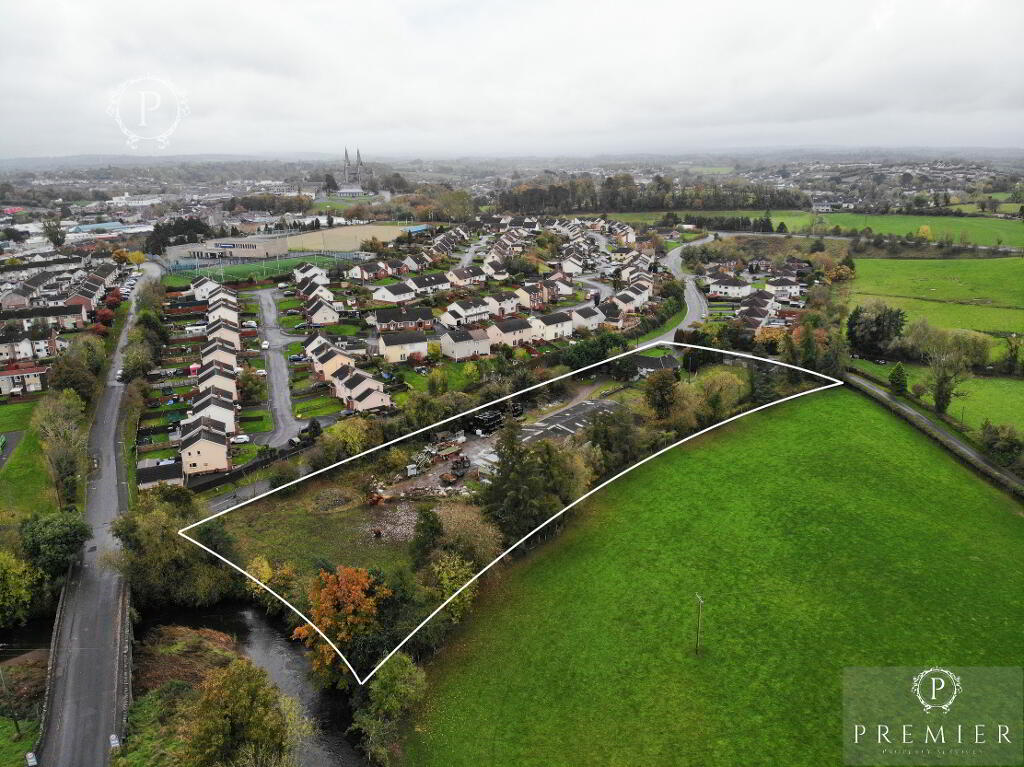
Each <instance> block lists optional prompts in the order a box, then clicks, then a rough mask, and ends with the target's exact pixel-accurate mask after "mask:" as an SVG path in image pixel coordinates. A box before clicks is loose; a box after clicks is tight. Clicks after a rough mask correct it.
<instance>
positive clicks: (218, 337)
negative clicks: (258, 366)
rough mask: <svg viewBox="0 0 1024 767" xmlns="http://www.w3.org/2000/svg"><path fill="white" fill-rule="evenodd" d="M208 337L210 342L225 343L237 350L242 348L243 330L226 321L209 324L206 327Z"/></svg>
mask: <svg viewBox="0 0 1024 767" xmlns="http://www.w3.org/2000/svg"><path fill="white" fill-rule="evenodd" d="M206 337H207V339H209V340H210V341H223V342H224V343H226V344H227V345H228V346H230V347H231V348H232V349H235V350H239V349H241V348H242V334H241V329H240V328H239V327H238V325H235V324H232V323H229V322H225V321H224V320H214V321H213V322H211V323H209V324H208V325H207V326H206Z"/></svg>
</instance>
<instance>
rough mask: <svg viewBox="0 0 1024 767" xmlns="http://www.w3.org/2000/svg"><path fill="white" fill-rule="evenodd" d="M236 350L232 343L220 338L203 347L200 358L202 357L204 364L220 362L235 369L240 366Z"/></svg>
mask: <svg viewBox="0 0 1024 767" xmlns="http://www.w3.org/2000/svg"><path fill="white" fill-rule="evenodd" d="M236 352H237V350H236V348H235V347H234V346H232V345H231V344H229V343H226V342H224V341H220V340H214V341H212V342H211V343H208V344H206V346H204V347H203V348H202V351H201V352H200V358H201V359H202V363H203V365H204V366H205V365H210V364H213V363H219V364H221V365H225V366H227V367H230V368H231V369H232V370H234V369H235V368H237V367H238V356H237V353H236Z"/></svg>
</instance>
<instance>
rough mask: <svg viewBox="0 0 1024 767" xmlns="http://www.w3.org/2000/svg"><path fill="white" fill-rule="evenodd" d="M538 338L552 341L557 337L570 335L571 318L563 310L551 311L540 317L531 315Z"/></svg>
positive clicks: (531, 322)
mask: <svg viewBox="0 0 1024 767" xmlns="http://www.w3.org/2000/svg"><path fill="white" fill-rule="evenodd" d="M530 324H531V325H533V328H534V330H535V331H536V337H537V338H538V339H544V340H545V341H554V340H555V339H557V338H568V337H569V336H571V335H572V318H571V317H570V316H569V315H568V314H566V313H565V312H552V313H551V314H544V315H541V316H540V317H531V318H530Z"/></svg>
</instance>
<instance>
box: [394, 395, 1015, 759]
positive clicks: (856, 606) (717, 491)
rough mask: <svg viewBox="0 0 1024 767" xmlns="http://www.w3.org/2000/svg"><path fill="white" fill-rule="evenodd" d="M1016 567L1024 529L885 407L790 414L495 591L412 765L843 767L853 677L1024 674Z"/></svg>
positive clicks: (619, 486) (990, 491) (777, 414)
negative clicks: (936, 669) (915, 669)
mask: <svg viewBox="0 0 1024 767" xmlns="http://www.w3.org/2000/svg"><path fill="white" fill-rule="evenodd" d="M709 478H713V479H714V481H709ZM1022 555H1024V519H1022V517H1021V515H1020V506H1019V505H1018V504H1017V503H1016V502H1015V501H1013V500H1012V499H1010V498H1009V497H1008V496H1006V495H1005V494H1003V493H1002V492H1000V491H999V490H997V489H995V488H993V487H991V486H989V485H988V484H987V483H985V482H984V481H982V480H981V479H979V478H978V477H977V476H976V475H975V474H973V473H972V472H971V471H970V470H969V469H967V468H965V467H964V466H962V465H960V464H959V463H957V462H956V461H955V460H954V459H953V458H951V457H950V456H949V455H948V454H946V453H945V452H944V451H943V450H942V449H941V448H940V447H938V446H937V445H935V444H933V443H932V442H931V441H929V440H928V439H927V438H926V437H925V436H923V435H921V434H920V433H918V432H917V431H915V430H914V429H913V428H912V427H910V426H909V425H907V424H905V423H904V422H902V421H900V420H897V419H895V418H893V417H892V416H890V415H889V414H888V413H887V412H886V411H885V410H884V409H882V408H879V407H878V406H877V405H876V404H874V403H873V402H871V401H869V400H866V399H862V398H860V396H859V395H857V394H856V393H853V392H850V391H836V390H832V391H829V392H823V393H819V394H814V395H811V396H809V397H807V398H802V399H800V400H796V401H793V402H789V403H786V404H783V405H780V406H778V407H775V408H772V409H770V410H768V411H766V412H764V413H759V414H757V415H755V416H751V417H748V418H744V419H742V420H741V421H738V422H736V423H733V424H730V425H728V426H725V427H722V428H721V429H720V430H717V431H715V432H712V433H711V434H709V435H706V436H705V437H701V438H699V439H697V440H694V441H692V442H690V443H688V444H687V445H686V446H684V447H683V448H680V449H678V450H676V451H673V452H672V453H671V454H669V455H666V456H664V457H662V458H660V459H657V460H655V461H652V462H650V463H649V464H647V465H645V466H643V467H641V468H640V469H638V470H637V471H635V472H633V473H631V474H630V475H628V477H626V478H623V479H622V480H620V481H618V482H616V483H614V484H613V485H612V486H610V487H609V488H608V489H606V490H605V491H602V492H601V493H600V494H598V495H597V496H595V497H594V498H593V499H592V500H591V501H590V502H588V503H587V505H586V507H585V509H583V510H581V511H580V514H579V515H578V516H577V518H576V519H575V520H574V521H573V522H571V523H570V525H569V527H568V528H567V529H566V530H565V531H564V532H563V533H562V534H561V536H560V537H559V538H558V539H557V540H554V541H552V542H549V543H547V544H545V545H543V546H541V547H540V548H539V549H538V550H536V551H534V552H533V553H532V554H530V555H528V556H527V557H525V559H524V560H521V561H519V562H517V563H515V564H514V565H512V566H511V567H510V568H508V569H507V570H506V571H505V572H504V573H503V574H502V575H501V577H500V578H495V579H492V580H491V581H490V582H489V584H488V586H487V587H486V588H485V589H484V593H483V595H482V597H481V599H480V602H479V604H478V605H477V606H476V608H475V609H474V612H473V613H472V614H471V615H470V616H469V618H468V619H467V621H466V624H465V627H464V629H463V630H462V632H461V634H459V635H458V636H456V637H455V639H454V640H453V641H452V643H451V644H450V645H449V646H448V647H447V648H446V649H444V650H443V651H442V652H441V654H440V655H439V656H438V657H437V659H436V660H435V661H433V662H432V663H431V664H430V665H429V666H428V676H429V688H428V693H427V699H426V702H425V704H424V705H423V707H422V710H421V711H420V712H419V714H418V716H417V718H416V720H415V721H414V722H413V723H412V726H411V728H410V729H409V731H408V737H407V740H406V744H405V756H404V759H403V761H402V763H403V764H405V765H410V766H411V765H438V766H440V765H445V766H446V767H447V766H449V765H480V764H489V765H498V764H501V765H506V764H507V765H512V764H519V765H526V764H529V765H549V764H550V765H555V764H558V765H568V764H573V765H751V764H764V765H787V766H793V765H814V766H815V767H817V765H824V764H841V763H842V751H841V744H842V741H841V739H840V735H839V733H840V730H841V726H842V725H841V716H842V700H841V695H842V690H841V674H842V670H843V668H844V667H846V666H857V665H865V666H888V665H913V666H921V667H922V668H926V667H927V665H921V664H932V663H934V662H935V660H936V659H939V658H941V659H948V660H949V662H950V663H953V662H955V663H956V664H961V665H964V666H969V665H992V666H1001V665H1007V666H1014V665H1019V663H1020V658H1021V657H1022V655H1024V634H1022V633H1021V632H1020V625H1021V623H1022V622H1024V570H1022V568H1021V567H1020V561H1021V557H1022ZM695 592H699V593H701V594H702V595H703V596H704V598H705V599H706V608H705V611H704V619H705V620H704V629H703V634H702V637H703V647H704V650H703V652H702V654H701V655H700V656H699V657H696V656H695V655H694V652H693V636H694V630H695V607H694V596H693V595H694V593H695ZM940 605H943V606H945V607H940ZM958 606H961V607H963V608H964V609H965V610H966V613H965V612H963V611H962V610H960V609H959V608H958ZM967 606H969V610H967ZM950 610H952V611H954V613H955V614H957V615H959V616H960V619H958V620H952V619H951V617H950V616H951V612H950Z"/></svg>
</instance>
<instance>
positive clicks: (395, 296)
mask: <svg viewBox="0 0 1024 767" xmlns="http://www.w3.org/2000/svg"><path fill="white" fill-rule="evenodd" d="M414 298H416V291H414V290H413V289H412V287H411V286H410V285H409V284H408V280H407V281H406V282H394V283H392V284H390V285H379V286H378V287H376V288H374V289H373V300H374V301H383V302H385V303H389V304H400V303H402V302H404V301H412V300H413V299H414Z"/></svg>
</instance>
